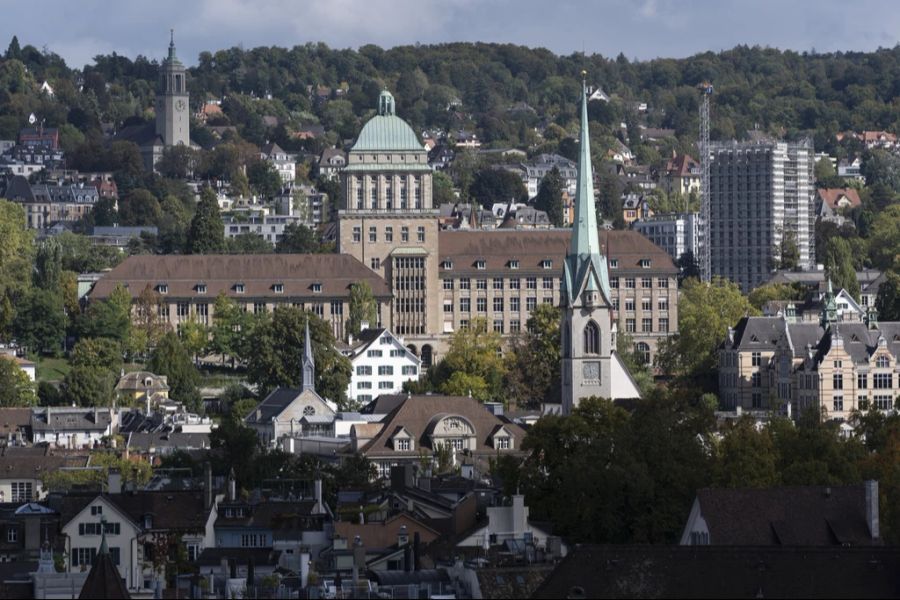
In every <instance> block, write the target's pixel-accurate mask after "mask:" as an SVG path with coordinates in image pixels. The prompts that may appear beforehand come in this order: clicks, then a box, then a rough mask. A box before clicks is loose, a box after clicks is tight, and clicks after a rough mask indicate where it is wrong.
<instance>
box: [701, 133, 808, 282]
mask: <svg viewBox="0 0 900 600" xmlns="http://www.w3.org/2000/svg"><path fill="white" fill-rule="evenodd" d="M813 167H814V162H813V147H812V142H811V141H809V140H804V141H800V142H775V141H763V142H755V141H754V142H717V143H713V144H712V145H711V147H710V179H709V182H710V186H709V198H710V222H709V233H710V239H709V244H710V264H711V269H712V274H713V276H720V277H726V278H728V279H730V280H732V281H734V282H735V283H737V284H739V285H740V286H741V289H742V290H743V291H744V292H745V293H746V292H749V291H750V290H752V289H753V288H755V287H756V286H758V285H760V284H762V283H764V282H765V281H766V280H767V279H769V277H770V273H771V271H772V270H774V269H776V268H778V267H784V266H785V265H784V264H782V258H783V257H792V258H791V260H790V262H789V263H787V265H788V266H790V267H794V268H799V269H809V268H813V267H814V264H815V240H814V230H815V186H814V176H813ZM791 263H795V264H791Z"/></svg>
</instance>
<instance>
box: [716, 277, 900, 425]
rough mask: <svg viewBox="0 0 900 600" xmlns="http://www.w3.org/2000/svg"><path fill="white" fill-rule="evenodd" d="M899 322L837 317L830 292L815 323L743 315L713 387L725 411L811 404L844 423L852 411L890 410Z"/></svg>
mask: <svg viewBox="0 0 900 600" xmlns="http://www.w3.org/2000/svg"><path fill="white" fill-rule="evenodd" d="M898 357H900V322H892V323H879V322H878V320H877V318H876V314H875V311H874V309H870V310H869V312H868V314H867V317H866V319H865V320H864V321H851V322H842V321H840V320H839V319H838V313H837V308H836V305H835V302H834V294H833V293H831V291H830V290H829V294H828V295H827V296H826V300H825V305H824V308H823V311H822V319H821V322H819V323H791V322H789V321H787V320H785V319H784V318H783V317H744V318H743V319H741V321H740V322H739V323H738V324H737V326H736V327H735V328H734V329H730V330H729V332H728V337H727V339H726V340H725V342H724V343H723V344H722V346H721V347H720V350H719V390H720V398H721V400H722V402H723V404H724V406H725V407H726V408H731V409H734V408H737V407H741V408H742V409H751V410H753V409H756V410H781V411H784V412H786V411H787V410H788V408H787V407H790V411H791V413H792V414H795V415H796V414H798V411H801V412H802V411H804V410H807V409H809V408H816V409H818V410H819V411H820V413H821V414H822V416H823V418H829V419H839V420H846V419H848V418H849V417H850V414H851V413H852V411H854V410H871V409H875V410H881V411H893V410H895V409H896V399H897V396H898V394H900V370H898Z"/></svg>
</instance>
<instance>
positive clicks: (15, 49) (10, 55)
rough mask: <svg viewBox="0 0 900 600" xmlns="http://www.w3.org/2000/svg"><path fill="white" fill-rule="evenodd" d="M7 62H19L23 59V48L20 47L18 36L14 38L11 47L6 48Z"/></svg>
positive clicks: (10, 43)
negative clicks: (13, 60)
mask: <svg viewBox="0 0 900 600" xmlns="http://www.w3.org/2000/svg"><path fill="white" fill-rule="evenodd" d="M5 57H6V60H12V59H15V60H19V59H21V58H22V48H21V47H20V46H19V38H18V36H15V35H14V36H13V37H12V40H11V41H10V42H9V46H7V48H6V55H5Z"/></svg>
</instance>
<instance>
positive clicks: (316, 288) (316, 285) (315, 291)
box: [312, 283, 322, 294]
mask: <svg viewBox="0 0 900 600" xmlns="http://www.w3.org/2000/svg"><path fill="white" fill-rule="evenodd" d="M312 291H313V294H321V293H322V284H321V283H314V284H312Z"/></svg>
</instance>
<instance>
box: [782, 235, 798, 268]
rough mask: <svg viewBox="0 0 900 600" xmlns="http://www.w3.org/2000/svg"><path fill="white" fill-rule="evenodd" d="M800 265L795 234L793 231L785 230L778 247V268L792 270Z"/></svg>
mask: <svg viewBox="0 0 900 600" xmlns="http://www.w3.org/2000/svg"><path fill="white" fill-rule="evenodd" d="M799 265H800V248H799V247H798V246H797V236H796V235H794V232H793V231H785V232H784V234H783V235H782V239H781V243H780V244H779V247H778V265H777V267H778V268H779V269H784V270H786V271H793V270H795V269H797V267H798V266H799Z"/></svg>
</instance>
